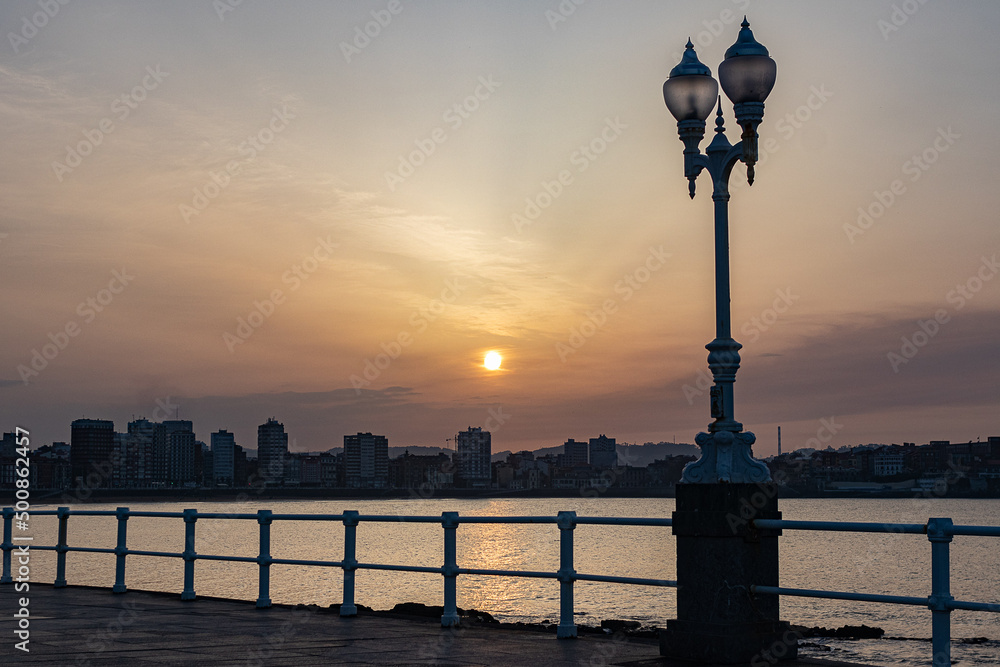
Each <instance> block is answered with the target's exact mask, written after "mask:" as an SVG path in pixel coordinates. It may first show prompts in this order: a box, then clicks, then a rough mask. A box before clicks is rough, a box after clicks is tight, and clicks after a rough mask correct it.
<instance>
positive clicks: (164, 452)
mask: <svg viewBox="0 0 1000 667" xmlns="http://www.w3.org/2000/svg"><path fill="white" fill-rule="evenodd" d="M128 434H129V435H130V436H132V442H134V443H136V447H138V448H139V449H144V448H145V446H144V445H139V444H138V443H141V442H148V443H149V456H150V458H149V460H147V461H143V462H142V463H141V464H140V463H139V462H138V461H134V462H133V466H138V465H141V467H142V468H143V471H144V475H145V478H146V479H147V481H148V483H147V485H148V486H163V485H164V484H166V482H167V470H168V468H169V466H170V451H169V447H168V444H169V443H167V437H166V431H165V430H164V428H163V424H161V423H159V422H151V421H149V420H148V419H135V420H133V421H130V422H129V423H128Z"/></svg>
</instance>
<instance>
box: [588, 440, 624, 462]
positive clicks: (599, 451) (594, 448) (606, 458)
mask: <svg viewBox="0 0 1000 667" xmlns="http://www.w3.org/2000/svg"><path fill="white" fill-rule="evenodd" d="M590 465H592V466H594V467H595V468H613V467H615V466H616V465H618V446H617V445H616V444H615V439H614V438H609V437H608V436H606V435H604V434H603V433H602V434H601V435H600V436H599V437H596V438H591V439H590Z"/></svg>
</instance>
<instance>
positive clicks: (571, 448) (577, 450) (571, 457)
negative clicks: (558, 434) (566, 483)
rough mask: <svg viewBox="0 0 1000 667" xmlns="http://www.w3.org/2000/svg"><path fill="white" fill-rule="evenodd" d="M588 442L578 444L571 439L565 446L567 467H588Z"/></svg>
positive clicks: (564, 454) (564, 460)
mask: <svg viewBox="0 0 1000 667" xmlns="http://www.w3.org/2000/svg"><path fill="white" fill-rule="evenodd" d="M587 449H588V445H587V443H586V442H577V441H576V440H574V439H573V438H570V439H569V440H567V441H566V442H565V443H564V444H563V464H564V465H567V466H581V465H584V466H585V465H587Z"/></svg>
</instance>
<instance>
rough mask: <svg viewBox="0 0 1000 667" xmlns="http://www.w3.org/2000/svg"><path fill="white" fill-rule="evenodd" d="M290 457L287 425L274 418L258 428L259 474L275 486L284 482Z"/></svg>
mask: <svg viewBox="0 0 1000 667" xmlns="http://www.w3.org/2000/svg"><path fill="white" fill-rule="evenodd" d="M287 457H288V434H287V433H285V425H284V424H282V423H280V422H278V421H276V420H275V419H274V417H269V418H268V420H267V421H266V422H265V423H263V424H261V425H260V426H258V427H257V474H258V475H260V476H261V477H262V478H263V479H264V481H265V483H267V484H270V485H271V486H275V485H278V484H281V483H283V482H284V479H285V459H286V458H287Z"/></svg>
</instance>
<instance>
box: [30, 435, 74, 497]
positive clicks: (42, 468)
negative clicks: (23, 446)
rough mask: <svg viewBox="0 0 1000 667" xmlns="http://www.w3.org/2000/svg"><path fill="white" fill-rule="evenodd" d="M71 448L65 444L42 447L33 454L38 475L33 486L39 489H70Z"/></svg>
mask: <svg viewBox="0 0 1000 667" xmlns="http://www.w3.org/2000/svg"><path fill="white" fill-rule="evenodd" d="M69 453H70V446H69V445H68V444H66V443H65V442H54V443H52V444H51V445H42V446H41V447H39V448H38V449H36V450H35V451H33V452H31V460H32V465H33V466H34V467H35V469H36V471H37V473H38V475H37V478H36V479H35V480H34V481H33V483H32V486H33V487H35V488H39V489H68V488H69V487H70V481H71V480H70V463H69Z"/></svg>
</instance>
